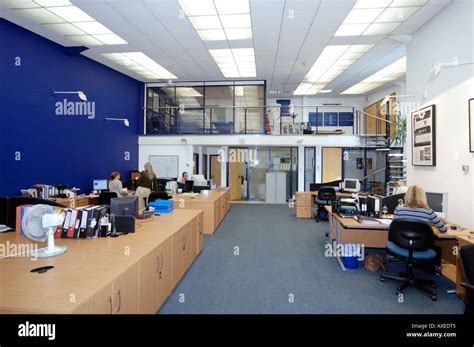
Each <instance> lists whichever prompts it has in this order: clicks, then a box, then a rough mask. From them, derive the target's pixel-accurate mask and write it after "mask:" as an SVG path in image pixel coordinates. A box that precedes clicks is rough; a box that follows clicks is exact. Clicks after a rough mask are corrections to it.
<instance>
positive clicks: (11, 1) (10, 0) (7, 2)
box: [1, 0, 40, 10]
mask: <svg viewBox="0 0 474 347" xmlns="http://www.w3.org/2000/svg"><path fill="white" fill-rule="evenodd" d="M1 5H2V6H5V7H7V8H11V9H15V10H17V9H22V8H34V7H40V6H39V5H37V4H35V3H33V2H31V1H19V0H2V1H1Z"/></svg>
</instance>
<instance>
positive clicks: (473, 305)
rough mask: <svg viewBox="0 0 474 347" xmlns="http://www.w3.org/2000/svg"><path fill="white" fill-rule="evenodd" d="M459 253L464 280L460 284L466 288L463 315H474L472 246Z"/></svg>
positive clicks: (465, 247)
mask: <svg viewBox="0 0 474 347" xmlns="http://www.w3.org/2000/svg"><path fill="white" fill-rule="evenodd" d="M459 253H460V257H461V264H462V268H463V270H464V278H465V280H466V281H465V282H462V283H461V286H463V287H464V288H466V297H465V298H464V314H474V245H468V246H464V247H462V248H461V251H460V252H459Z"/></svg>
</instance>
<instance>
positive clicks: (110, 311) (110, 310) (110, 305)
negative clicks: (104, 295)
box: [108, 296, 112, 314]
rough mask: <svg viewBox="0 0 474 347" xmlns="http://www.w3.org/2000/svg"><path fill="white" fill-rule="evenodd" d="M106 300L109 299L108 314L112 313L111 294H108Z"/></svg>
mask: <svg viewBox="0 0 474 347" xmlns="http://www.w3.org/2000/svg"><path fill="white" fill-rule="evenodd" d="M108 301H109V314H112V296H109V298H108Z"/></svg>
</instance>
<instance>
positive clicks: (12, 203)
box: [4, 196, 67, 228]
mask: <svg viewBox="0 0 474 347" xmlns="http://www.w3.org/2000/svg"><path fill="white" fill-rule="evenodd" d="M4 201H5V202H4V204H5V205H6V206H7V212H6V213H7V220H6V223H5V224H6V225H8V226H9V227H10V228H15V226H16V208H17V206H21V205H39V204H42V205H49V206H54V207H67V206H64V205H62V204H60V203H57V202H55V201H51V200H46V199H40V198H33V197H29V196H10V197H8V198H6V199H4Z"/></svg>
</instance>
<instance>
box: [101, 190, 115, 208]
mask: <svg viewBox="0 0 474 347" xmlns="http://www.w3.org/2000/svg"><path fill="white" fill-rule="evenodd" d="M112 198H118V195H117V193H114V192H108V191H105V190H103V191H101V192H100V194H99V201H98V204H99V205H110V199H112Z"/></svg>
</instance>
